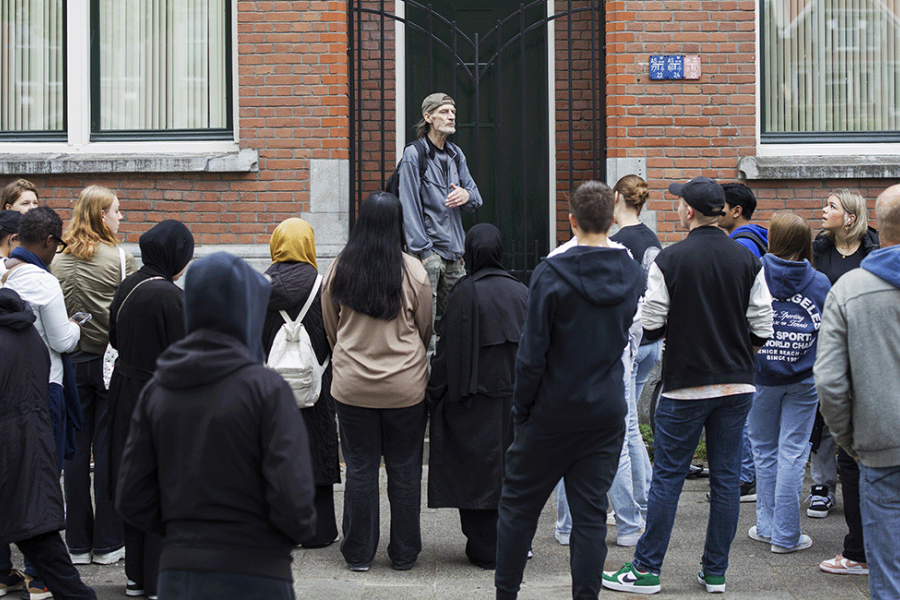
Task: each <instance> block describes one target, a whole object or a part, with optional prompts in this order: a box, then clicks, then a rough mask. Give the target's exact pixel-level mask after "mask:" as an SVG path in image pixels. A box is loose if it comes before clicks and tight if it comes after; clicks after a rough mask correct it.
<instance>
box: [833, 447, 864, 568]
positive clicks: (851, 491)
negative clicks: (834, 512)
mask: <svg viewBox="0 0 900 600" xmlns="http://www.w3.org/2000/svg"><path fill="white" fill-rule="evenodd" d="M837 462H838V473H840V475H841V494H842V496H843V498H844V520H845V521H847V529H848V532H847V535H846V536H844V551H843V552H842V553H841V554H843V555H844V558H847V559H850V560H854V561H856V562H863V563H864V562H867V561H866V549H865V547H864V546H863V526H862V513H861V512H860V510H859V465H858V464H856V461H855V460H853V459H852V458H851V457H850V455H849V454H847V453H846V452H845V451H844V449H843V448H840V447H839V448H838V458H837Z"/></svg>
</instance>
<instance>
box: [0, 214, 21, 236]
mask: <svg viewBox="0 0 900 600" xmlns="http://www.w3.org/2000/svg"><path fill="white" fill-rule="evenodd" d="M21 218H22V213H20V212H19V211H17V210H0V231H3V233H18V232H19V220H20V219H21Z"/></svg>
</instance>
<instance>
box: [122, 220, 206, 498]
mask: <svg viewBox="0 0 900 600" xmlns="http://www.w3.org/2000/svg"><path fill="white" fill-rule="evenodd" d="M140 245H141V259H142V260H143V262H144V266H142V267H141V268H140V269H139V270H138V272H137V273H133V274H131V275H129V276H128V277H127V278H125V281H123V282H122V285H120V286H119V288H118V289H117V290H116V295H115V296H114V297H113V301H112V304H111V305H110V308H109V343H110V344H112V347H113V348H115V349H116V350H118V351H119V357H118V359H117V360H116V367H115V370H114V371H113V375H112V379H111V380H110V384H109V394H108V398H109V422H110V435H109V453H110V454H109V456H110V460H109V461H108V465H109V481H116V480H117V479H118V477H119V463H120V462H121V461H122V452H123V450H124V448H125V440H126V439H127V438H128V428H129V426H130V425H131V415H132V413H133V412H134V407H135V405H136V404H137V399H138V395H139V394H140V393H141V389H143V387H144V385H145V384H146V383H147V381H149V380H150V377H152V376H153V371H155V370H156V359H157V358H159V355H160V354H162V352H163V350H165V349H166V348H168V347H169V345H170V344H172V343H174V342H177V341H178V340H180V339H181V338H183V337H184V335H185V331H184V292H182V291H181V288H179V287H178V286H177V285H175V283H174V282H173V278H174V277H175V276H176V275H177V274H178V273H180V272H181V270H182V269H184V268H185V266H187V264H188V262H189V261H190V260H191V258H192V257H193V255H194V238H193V236H192V235H191V232H190V231H188V228H187V227H185V226H184V224H183V223H181V222H179V221H174V220H171V219H167V220H165V221H162V222H161V223H158V224H157V225H155V226H154V227H153V228H152V229H150V231H148V232H146V233H144V234H143V235H142V236H141V239H140ZM126 299H127V302H126ZM109 492H110V495H111V496H114V495H115V486H110V490H109Z"/></svg>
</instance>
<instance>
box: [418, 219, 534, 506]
mask: <svg viewBox="0 0 900 600" xmlns="http://www.w3.org/2000/svg"><path fill="white" fill-rule="evenodd" d="M464 256H465V259H466V267H467V268H468V270H469V272H470V275H468V276H467V277H465V278H463V279H462V280H461V281H459V283H457V284H456V285H455V286H454V287H453V290H452V291H451V292H450V297H449V299H448V300H447V309H446V311H444V316H443V319H442V321H441V322H442V323H443V331H444V333H443V334H442V335H441V337H440V339H439V340H438V343H437V350H436V352H435V354H434V360H433V361H432V365H431V379H430V381H429V383H428V388H427V390H426V395H425V401H426V402H427V403H428V406H429V408H430V409H431V411H432V414H431V439H430V444H429V458H428V467H429V468H428V506H429V507H430V508H438V507H451V508H464V509H477V510H496V509H497V506H498V505H499V502H500V489H501V487H502V484H503V475H504V456H505V454H506V449H507V448H508V447H509V445H510V444H511V443H512V438H513V427H512V417H511V414H510V412H511V408H512V394H513V379H514V369H515V362H516V350H517V348H518V346H519V340H520V339H521V337H522V328H523V326H524V323H525V310H526V307H527V304H528V288H526V287H525V286H524V285H522V284H521V283H520V282H519V281H518V280H516V279H515V278H514V277H513V276H512V275H510V274H509V273H507V272H506V271H505V270H504V269H503V264H502V245H501V242H500V231H499V230H498V229H497V228H496V227H494V226H493V225H488V224H484V223H482V224H479V225H475V226H474V227H472V228H471V229H470V230H469V232H468V234H467V235H466V243H465V255H464Z"/></svg>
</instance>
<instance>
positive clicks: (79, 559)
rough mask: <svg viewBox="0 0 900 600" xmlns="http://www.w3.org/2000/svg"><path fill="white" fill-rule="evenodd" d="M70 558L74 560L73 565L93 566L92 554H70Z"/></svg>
mask: <svg viewBox="0 0 900 600" xmlns="http://www.w3.org/2000/svg"><path fill="white" fill-rule="evenodd" d="M69 558H71V559H72V564H73V565H89V564H91V553H90V552H85V553H84V554H70V555H69Z"/></svg>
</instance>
